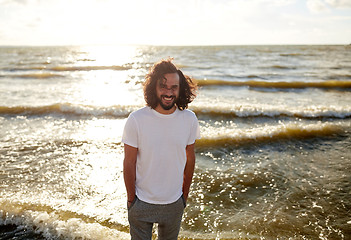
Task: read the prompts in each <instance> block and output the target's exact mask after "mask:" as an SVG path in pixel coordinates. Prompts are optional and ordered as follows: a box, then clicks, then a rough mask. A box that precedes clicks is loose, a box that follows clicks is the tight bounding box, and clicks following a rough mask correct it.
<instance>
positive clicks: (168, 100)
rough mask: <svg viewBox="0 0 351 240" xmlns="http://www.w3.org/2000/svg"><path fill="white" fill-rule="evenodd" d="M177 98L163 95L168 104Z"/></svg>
mask: <svg viewBox="0 0 351 240" xmlns="http://www.w3.org/2000/svg"><path fill="white" fill-rule="evenodd" d="M174 98H175V97H174V96H165V95H162V99H163V100H165V101H166V102H170V101H172V100H173V99H174Z"/></svg>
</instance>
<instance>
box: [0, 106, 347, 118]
mask: <svg viewBox="0 0 351 240" xmlns="http://www.w3.org/2000/svg"><path fill="white" fill-rule="evenodd" d="M140 107H142V106H140V105H135V106H129V105H113V106H92V105H79V104H72V103H56V104H52V105H45V106H13V107H9V106H0V115H22V116H36V115H39V116H41V115H51V114H58V115H64V116H78V117H79V116H92V117H118V118H122V117H128V115H129V114H130V113H131V112H132V111H135V110H137V109H138V108H140ZM190 109H191V110H192V111H194V112H195V113H196V114H197V115H198V116H202V115H209V116H212V117H229V118H230V117H240V118H247V117H271V118H275V117H294V118H306V119H319V118H338V119H344V118H350V117H351V108H348V109H345V108H341V107H329V108H322V107H315V108H306V109H303V108H302V109H295V110H294V109H291V110H289V109H286V108H284V106H282V107H280V108H279V107H278V108H274V107H272V108H266V109H265V108H257V107H254V106H250V107H248V106H246V107H245V106H227V107H211V106H196V105H194V106H191V107H190Z"/></svg>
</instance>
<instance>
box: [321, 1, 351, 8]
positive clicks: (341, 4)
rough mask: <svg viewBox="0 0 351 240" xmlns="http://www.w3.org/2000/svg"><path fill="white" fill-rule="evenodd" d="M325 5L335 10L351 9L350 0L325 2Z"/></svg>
mask: <svg viewBox="0 0 351 240" xmlns="http://www.w3.org/2000/svg"><path fill="white" fill-rule="evenodd" d="M326 3H328V4H329V5H330V6H332V7H335V8H351V1H350V0H326Z"/></svg>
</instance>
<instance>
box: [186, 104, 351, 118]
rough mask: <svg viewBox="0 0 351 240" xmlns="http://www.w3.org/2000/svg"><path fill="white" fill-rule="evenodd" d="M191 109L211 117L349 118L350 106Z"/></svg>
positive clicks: (199, 107)
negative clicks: (346, 107) (296, 108)
mask: <svg viewBox="0 0 351 240" xmlns="http://www.w3.org/2000/svg"><path fill="white" fill-rule="evenodd" d="M191 110H192V111H194V112H195V113H196V114H197V115H209V116H213V117H221V116H222V117H240V118H247V117H272V118H275V117H294V118H296V117H297V118H306V119H314V118H315V119H318V118H340V119H344V118H350V117H351V107H350V108H348V109H345V108H341V107H329V108H326V107H324V108H323V107H310V108H302V109H298V110H294V109H291V110H288V109H286V108H284V107H280V108H279V107H277V108H276V107H269V108H257V107H254V106H241V105H240V106H223V107H217V106H215V107H210V106H192V107H191Z"/></svg>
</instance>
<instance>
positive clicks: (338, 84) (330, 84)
mask: <svg viewBox="0 0 351 240" xmlns="http://www.w3.org/2000/svg"><path fill="white" fill-rule="evenodd" d="M196 82H197V84H198V86H248V87H256V88H351V81H333V80H329V81H322V82H267V81H225V80H196Z"/></svg>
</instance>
